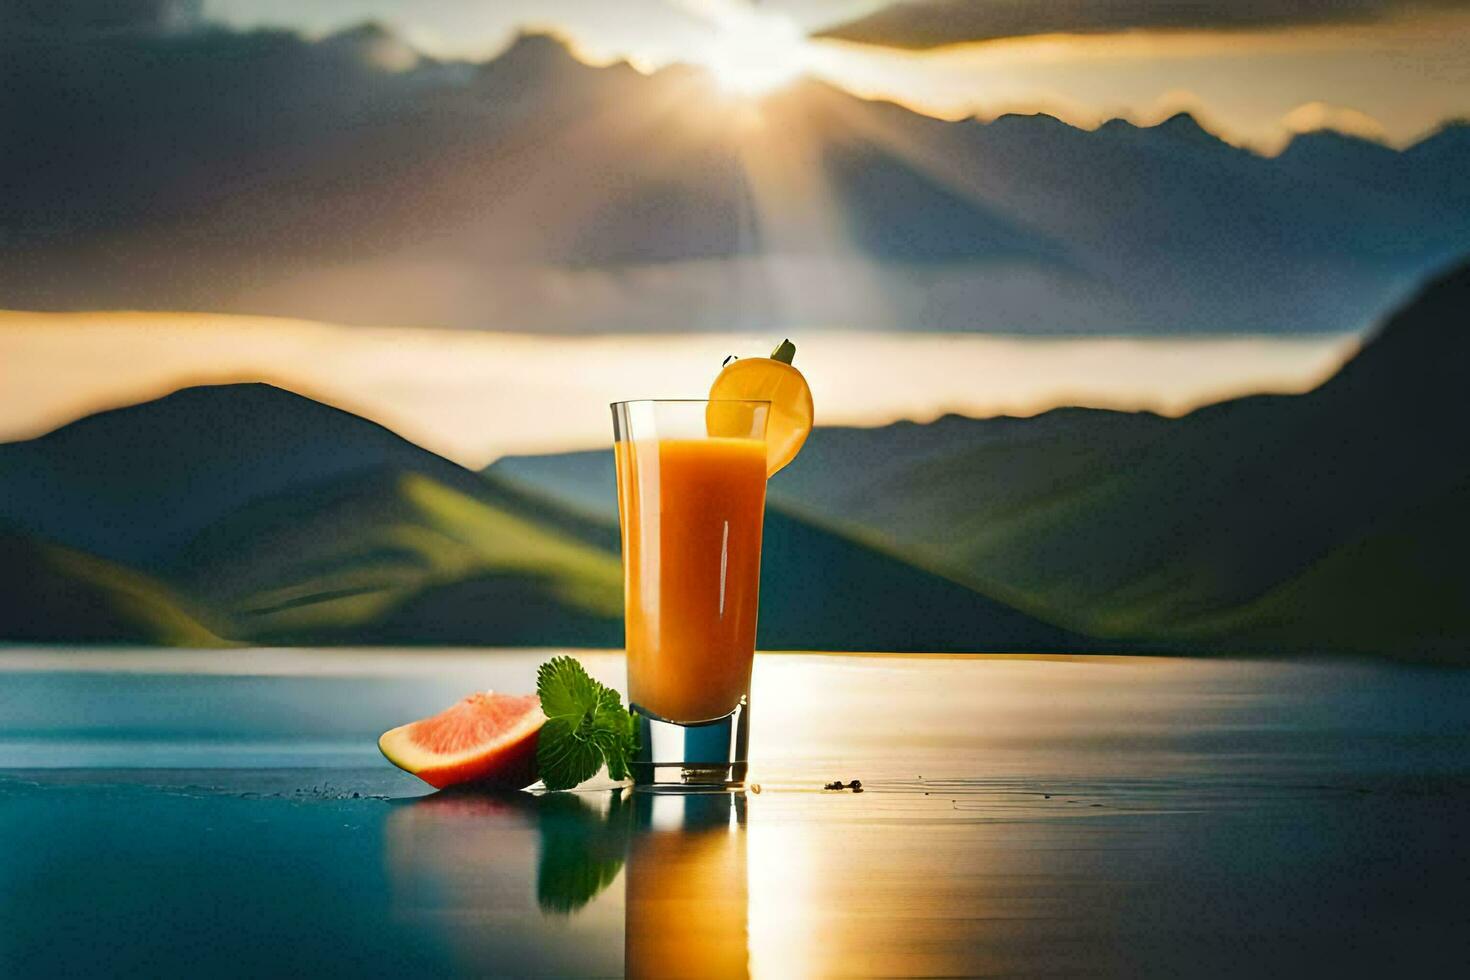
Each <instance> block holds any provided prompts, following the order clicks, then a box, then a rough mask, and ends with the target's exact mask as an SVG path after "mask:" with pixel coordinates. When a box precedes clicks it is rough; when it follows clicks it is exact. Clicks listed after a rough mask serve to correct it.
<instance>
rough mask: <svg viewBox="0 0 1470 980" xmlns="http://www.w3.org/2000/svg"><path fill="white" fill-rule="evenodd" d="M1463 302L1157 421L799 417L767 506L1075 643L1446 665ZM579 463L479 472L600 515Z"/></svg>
mask: <svg viewBox="0 0 1470 980" xmlns="http://www.w3.org/2000/svg"><path fill="white" fill-rule="evenodd" d="M1466 310H1470V267H1463V266H1462V267H1460V268H1459V269H1457V270H1455V271H1452V272H1450V273H1448V274H1446V275H1444V276H1442V277H1441V278H1439V279H1437V280H1436V281H1434V282H1432V283H1431V284H1430V285H1429V286H1427V287H1426V288H1425V289H1424V290H1423V291H1422V292H1421V293H1420V294H1419V295H1418V296H1417V297H1416V298H1415V299H1414V300H1413V302H1411V303H1410V304H1408V305H1407V306H1405V307H1404V308H1403V309H1402V310H1400V311H1399V312H1398V313H1396V314H1395V315H1393V316H1392V317H1390V318H1389V319H1388V321H1387V322H1386V323H1385V324H1384V326H1383V327H1382V329H1381V330H1380V331H1379V332H1378V333H1377V334H1376V335H1375V336H1374V337H1373V338H1372V339H1371V340H1370V341H1369V342H1368V343H1367V344H1366V345H1365V347H1364V349H1363V350H1362V352H1361V353H1360V354H1359V355H1358V356H1356V357H1355V358H1354V359H1352V360H1351V361H1350V362H1349V363H1348V364H1347V365H1345V366H1344V368H1343V369H1342V370H1341V371H1340V372H1339V373H1338V374H1337V375H1336V376H1334V377H1333V378H1331V379H1330V380H1329V381H1328V382H1326V383H1325V384H1324V385H1322V386H1321V387H1320V388H1318V389H1317V390H1315V391H1313V392H1310V393H1308V394H1305V395H1299V396H1256V397H1249V398H1240V399H1235V400H1232V401H1227V402H1222V403H1219V404H1216V405H1211V406H1208V407H1206V408H1202V409H1200V410H1198V411H1195V412H1193V413H1190V414H1189V415H1187V416H1185V417H1183V418H1180V419H1165V418H1161V417H1158V416H1154V415H1149V414H1130V413H1119V412H1108V411H1100V410H1084V409H1060V410H1056V411H1053V412H1048V413H1046V414H1044V415H1041V416H1038V417H1036V418H1032V419H1010V418H1001V419H986V420H977V419H964V418H958V417H947V418H944V419H941V420H939V421H938V422H935V423H933V424H930V425H914V424H912V423H900V424H897V425H893V426H887V427H883V428H879V429H819V430H817V431H816V432H815V433H814V434H813V436H812V438H811V439H810V440H809V441H808V443H807V446H806V447H805V448H804V449H803V452H802V455H801V456H800V457H799V458H798V460H797V461H796V462H795V463H794V464H793V465H792V466H791V467H789V468H788V469H787V470H786V471H785V472H783V474H782V475H781V476H780V477H778V478H777V479H776V480H774V481H773V482H772V484H771V499H772V501H773V503H774V505H775V506H777V507H780V508H783V509H787V510H790V511H792V512H794V513H799V514H803V515H807V516H809V517H812V518H814V519H816V520H819V521H822V522H826V523H830V524H831V525H832V526H834V527H837V528H839V529H840V530H842V531H844V532H845V533H848V534H851V535H854V536H858V537H860V538H862V539H864V540H868V541H873V542H876V543H878V544H880V545H881V546H883V547H885V548H887V549H889V550H892V551H893V552H894V553H896V554H900V555H903V556H904V557H906V558H908V559H910V560H912V561H913V562H915V563H916V564H918V565H920V566H922V567H928V568H934V569H938V570H942V571H943V572H945V573H946V574H948V575H950V576H953V577H955V578H957V579H958V580H960V581H962V582H965V583H967V584H969V585H971V586H973V587H975V588H977V589H979V590H981V591H983V592H985V593H986V594H989V595H994V596H996V597H998V598H1000V599H1002V600H1004V601H1006V602H1007V603H1009V604H1011V605H1013V606H1015V607H1017V608H1021V609H1024V610H1026V611H1028V612H1030V613H1032V614H1034V615H1039V616H1041V617H1043V618H1046V619H1049V620H1051V621H1054V622H1061V623H1064V624H1067V625H1069V626H1071V627H1073V628H1074V629H1077V630H1079V631H1082V632H1085V633H1089V634H1092V635H1097V636H1106V637H1113V638H1116V639H1123V638H1131V639H1135V640H1145V641H1148V642H1151V643H1155V644H1170V643H1175V644H1179V645H1182V646H1185V647H1187V648H1191V649H1224V650H1261V651H1277V652H1280V651H1298V652H1319V651H1362V652H1379V653H1383V652H1387V653H1393V654H1396V655H1402V656H1424V657H1439V658H1463V657H1464V656H1465V655H1466V653H1467V651H1470V601H1467V600H1470V576H1467V574H1466V572H1465V565H1464V562H1463V554H1464V548H1465V546H1466V544H1467V543H1470V497H1467V492H1470V428H1467V426H1466V420H1467V419H1470V395H1467V392H1470V388H1467V386H1466V385H1465V383H1464V371H1465V365H1466V364H1467V363H1470V322H1467V320H1466ZM602 465H603V464H602V463H601V462H600V461H599V460H598V458H597V457H596V456H595V455H591V454H574V455H569V456H561V457H542V458H535V457H532V458H513V459H506V460H502V461H500V462H499V463H497V464H495V466H494V467H492V469H491V472H492V473H493V474H497V475H499V476H501V478H502V479H505V480H508V481H514V482H516V483H517V484H518V485H521V486H525V487H536V488H538V489H540V490H541V491H542V492H545V493H555V494H557V495H559V496H560V497H561V499H563V500H565V501H566V502H567V503H568V505H569V506H574V507H578V508H581V509H583V510H585V511H587V512H589V513H595V512H600V513H602V514H603V515H604V516H605V515H606V513H607V512H608V506H609V499H608V497H607V494H606V486H607V479H606V473H605V472H602V473H600V474H599V472H598V470H599V469H600V468H601V467H602ZM599 488H600V489H599Z"/></svg>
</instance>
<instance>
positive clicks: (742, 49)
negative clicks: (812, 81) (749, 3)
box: [695, 7, 809, 97]
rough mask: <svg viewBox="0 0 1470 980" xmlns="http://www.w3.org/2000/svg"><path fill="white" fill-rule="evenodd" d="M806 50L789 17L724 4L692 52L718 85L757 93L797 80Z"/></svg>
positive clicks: (804, 64)
mask: <svg viewBox="0 0 1470 980" xmlns="http://www.w3.org/2000/svg"><path fill="white" fill-rule="evenodd" d="M808 55H809V45H808V43H807V40H806V36H805V34H803V32H802V30H801V28H800V27H799V26H798V25H797V24H796V22H795V21H793V20H791V19H790V18H789V17H785V16H782V15H779V14H770V13H765V12H761V11H755V10H751V9H748V8H732V7H724V8H723V9H721V11H720V15H719V16H718V17H716V18H715V19H714V20H713V22H712V31H711V34H710V36H709V39H708V40H707V41H706V43H705V44H703V45H701V47H700V49H699V51H698V53H697V54H696V56H695V57H696V60H697V61H698V62H699V63H700V64H702V65H704V67H705V68H707V69H708V70H709V72H710V74H711V75H713V76H714V79H715V82H716V83H717V84H719V86H720V87H721V88H723V89H725V90H726V91H727V92H730V93H732V94H735V95H741V96H746V97H755V96H760V95H765V94H766V93H767V92H771V91H773V90H775V89H777V88H780V87H781V86H782V85H785V84H786V83H788V82H790V81H792V80H793V79H795V78H796V77H797V76H798V75H800V74H801V73H802V72H803V71H804V70H805V69H806V68H807V59H808Z"/></svg>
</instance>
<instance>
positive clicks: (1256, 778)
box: [0, 648, 1470, 977]
mask: <svg viewBox="0 0 1470 980" xmlns="http://www.w3.org/2000/svg"><path fill="white" fill-rule="evenodd" d="M546 655H547V654H546V653H545V652H535V651H423V650H419V651H331V652H327V651H305V650H303V651H265V650H233V651H227V652H210V653H192V652H184V651H130V652H125V653H119V652H108V651H99V650H87V649H77V650H66V651H60V650H27V649H17V648H10V649H5V650H0V840H3V841H4V848H3V850H0V975H3V976H38V975H77V976H111V975H135V976H166V975H252V976H260V975H312V976H324V975H339V974H340V975H354V976H378V975H403V974H410V975H422V974H429V973H432V974H438V975H443V974H465V975H477V976H483V975H506V976H528V975H557V976H564V975H593V976H616V975H621V974H625V973H626V974H629V975H639V976H660V975H665V976H742V975H747V974H750V975H756V976H778V977H788V976H798V977H799V976H851V975H891V976H921V975H922V976H946V975H958V976H975V975H1028V976H1036V975H1045V976H1049V975H1068V976H1072V975H1098V976H1139V975H1153V976H1186V975H1187V976H1205V975H1220V976H1224V975H1232V976H1257V975H1280V976H1299V975H1303V974H1305V973H1321V974H1324V975H1325V974H1328V973H1333V974H1337V975H1344V974H1349V975H1363V976H1368V975H1378V974H1381V973H1383V972H1387V971H1393V972H1395V973H1398V974H1401V975H1414V974H1416V973H1419V974H1422V973H1426V972H1431V971H1438V972H1445V973H1448V972H1450V971H1455V972H1456V973H1463V971H1464V970H1465V969H1466V968H1470V929H1467V927H1470V912H1467V909H1470V837H1467V834H1470V808H1467V804H1470V672H1461V671H1451V670H1439V669H1432V668H1422V667H1409V666H1398V665H1391V664H1386V663H1371V662H1295V663H1290V662H1262V661H1233V660H1225V661H1212V660H1192V659H1173V658H1089V657H1077V658H1068V657H1058V658H1011V657H964V658H914V657H896V656H895V657H888V656H862V657H845V656H844V657H838V656H803V655H792V654H780V655H762V656H761V657H760V658H759V659H758V663H757V668H756V682H755V688H754V691H753V695H752V701H753V705H754V714H753V717H754V729H753V732H754V734H753V738H752V760H753V761H752V773H751V785H749V786H748V787H747V789H746V791H745V792H743V793H731V794H712V795H702V796H692V797H672V796H652V795H649V794H643V793H634V792H632V791H631V790H627V789H624V788H621V787H617V786H614V785H612V784H610V783H606V782H603V783H594V784H591V785H589V786H588V787H585V788H583V789H582V790H579V791H578V792H575V793H558V794H534V793H517V794H509V795H489V796H487V795H476V794H466V793H431V792H430V791H429V789H428V787H425V786H423V785H422V784H420V783H418V782H417V781H416V780H414V779H413V778H412V777H409V776H406V775H404V774H402V773H399V772H398V771H397V770H394V769H392V768H391V767H389V766H388V765H387V764H386V763H385V762H383V761H382V760H381V759H380V758H379V757H378V755H377V751H376V747H375V744H374V743H375V738H376V736H377V734H378V733H379V732H381V731H382V730H384V729H386V728H389V727H392V726H393V725H396V724H399V723H402V722H404V721H407V720H411V719H413V718H415V717H419V716H422V715H425V714H428V713H431V712H433V711H435V710H438V709H440V708H442V707H445V706H446V705H448V704H449V703H451V702H452V701H454V700H455V699H456V698H458V697H460V696H462V695H463V694H465V693H467V692H469V691H471V690H475V689H483V688H494V689H499V690H506V691H523V690H528V689H530V688H531V687H532V685H533V681H534V672H535V666H536V664H537V663H539V662H540V660H542V659H544V658H545V656H546ZM579 656H581V658H582V659H583V661H584V663H586V664H587V666H588V667H589V669H590V670H592V672H593V673H595V674H597V675H598V676H599V677H601V678H602V679H603V680H605V681H607V682H609V683H612V684H617V685H619V686H621V682H622V676H621V672H622V668H621V664H620V660H619V658H618V657H616V656H613V655H610V654H607V653H585V654H579ZM838 779H841V780H844V781H846V780H852V779H858V780H860V781H861V783H862V787H863V791H862V792H860V793H854V792H852V791H850V790H845V791H841V792H834V791H829V790H824V789H823V788H822V786H823V784H825V783H827V782H829V781H832V780H838Z"/></svg>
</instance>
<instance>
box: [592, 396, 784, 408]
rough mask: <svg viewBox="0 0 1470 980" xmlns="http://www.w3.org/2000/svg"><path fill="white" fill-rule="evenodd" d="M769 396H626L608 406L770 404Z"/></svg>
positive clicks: (609, 403)
mask: <svg viewBox="0 0 1470 980" xmlns="http://www.w3.org/2000/svg"><path fill="white" fill-rule="evenodd" d="M769 404H771V400H770V399H769V398H626V399H624V400H623V401H617V402H608V403H607V407H608V408H617V407H619V406H620V405H769Z"/></svg>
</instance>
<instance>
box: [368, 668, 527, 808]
mask: <svg viewBox="0 0 1470 980" xmlns="http://www.w3.org/2000/svg"><path fill="white" fill-rule="evenodd" d="M545 723H546V715H544V714H542V713H541V699H540V698H539V697H537V696H536V695H534V694H496V693H495V692H494V691H484V692H481V693H477V694H471V695H470V696H469V697H467V698H465V699H464V700H463V701H460V702H459V703H458V704H456V705H454V706H452V707H449V708H446V709H444V710H443V711H441V712H439V713H438V714H437V715H433V716H432V717H429V718H424V719H422V720H421V721H415V722H411V723H409V724H407V725H400V726H399V727H398V728H395V729H393V730H392V731H390V732H385V733H384V734H383V737H382V738H380V739H378V748H379V749H380V750H381V751H382V753H383V755H384V756H386V757H387V759H388V761H389V762H391V763H393V764H394V765H395V766H397V767H398V768H399V769H402V770H403V771H404V772H411V773H413V774H414V775H415V776H417V777H419V778H420V779H422V780H423V781H424V782H426V783H428V784H429V785H430V786H434V787H436V788H438V789H444V788H445V787H446V786H458V785H460V784H461V783H475V784H476V785H478V786H484V787H485V788H487V789H521V788H523V787H526V786H529V785H531V784H532V783H534V782H535V781H536V779H537V775H536V740H537V738H538V737H539V736H540V734H541V726H542V725H544V724H545Z"/></svg>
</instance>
